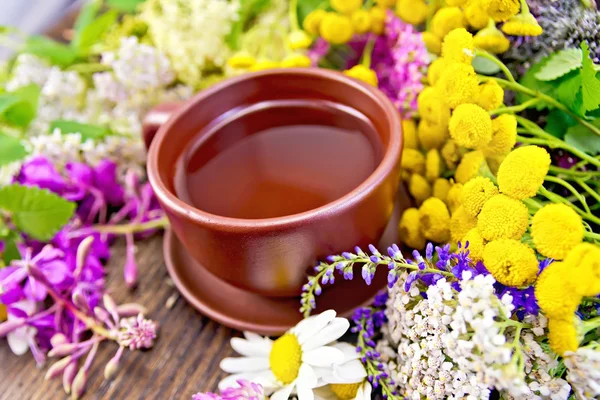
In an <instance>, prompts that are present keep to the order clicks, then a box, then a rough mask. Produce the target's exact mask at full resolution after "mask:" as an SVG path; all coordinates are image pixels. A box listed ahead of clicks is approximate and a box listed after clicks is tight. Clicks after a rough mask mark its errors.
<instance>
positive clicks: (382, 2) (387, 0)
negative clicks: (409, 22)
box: [375, 0, 397, 8]
mask: <svg viewBox="0 0 600 400" xmlns="http://www.w3.org/2000/svg"><path fill="white" fill-rule="evenodd" d="M396 1H397V0H375V3H377V5H378V6H381V7H386V8H390V7H393V6H395V5H396Z"/></svg>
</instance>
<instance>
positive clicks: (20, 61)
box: [5, 54, 52, 92]
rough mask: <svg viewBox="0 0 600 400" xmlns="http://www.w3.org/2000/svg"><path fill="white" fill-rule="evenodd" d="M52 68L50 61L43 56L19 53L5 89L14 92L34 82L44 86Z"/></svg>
mask: <svg viewBox="0 0 600 400" xmlns="http://www.w3.org/2000/svg"><path fill="white" fill-rule="evenodd" d="M51 70H52V68H51V67H50V66H49V65H48V63H47V62H46V61H44V60H42V59H41V58H38V57H36V56H34V55H31V54H19V55H18V56H17V58H16V59H15V65H14V66H13V68H12V69H11V77H10V79H9V80H8V82H6V86H5V89H6V90H7V91H8V92H13V91H15V90H17V89H19V88H20V87H23V86H27V85H31V84H32V83H33V84H36V85H38V86H40V87H42V86H43V85H44V83H45V82H46V79H48V76H49V75H50V71H51Z"/></svg>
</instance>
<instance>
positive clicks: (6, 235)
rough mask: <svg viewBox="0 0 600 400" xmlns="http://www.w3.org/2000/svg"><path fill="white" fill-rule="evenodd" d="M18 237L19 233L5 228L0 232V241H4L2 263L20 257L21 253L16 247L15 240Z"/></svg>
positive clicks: (5, 263)
mask: <svg viewBox="0 0 600 400" xmlns="http://www.w3.org/2000/svg"><path fill="white" fill-rule="evenodd" d="M19 239H20V238H19V234H18V233H16V232H15V231H11V230H8V229H5V230H4V231H3V232H0V241H2V242H3V243H4V252H3V253H2V261H3V262H4V265H8V264H10V262H11V261H12V260H18V259H19V258H21V253H20V252H19V249H18V248H17V242H18V241H19ZM0 264H1V262H0Z"/></svg>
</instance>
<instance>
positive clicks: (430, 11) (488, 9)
mask: <svg viewBox="0 0 600 400" xmlns="http://www.w3.org/2000/svg"><path fill="white" fill-rule="evenodd" d="M396 9H397V12H398V15H399V16H400V18H402V19H403V20H404V21H406V22H408V23H410V24H413V25H422V24H424V23H426V26H427V30H426V31H425V32H424V33H423V40H424V41H425V43H426V45H427V49H428V50H429V52H430V53H432V54H434V55H440V54H441V52H442V42H443V40H444V38H445V37H446V35H447V34H448V33H450V32H451V31H453V30H454V29H457V28H464V29H468V30H469V31H471V32H476V34H475V45H476V46H477V47H478V48H480V49H482V50H485V51H488V52H490V53H493V54H499V53H504V52H505V51H507V50H508V49H509V47H510V41H509V39H508V38H507V37H506V36H505V35H509V36H539V35H541V34H542V32H543V30H542V28H541V27H540V25H539V24H538V22H537V21H536V19H535V17H534V16H533V15H532V14H531V12H530V11H529V7H528V6H527V2H526V1H525V0H448V1H446V2H445V5H444V6H442V7H440V6H439V2H434V1H429V2H426V1H425V0H398V2H397V4H396ZM498 24H502V25H501V27H500V29H499V28H498V26H497V25H498Z"/></svg>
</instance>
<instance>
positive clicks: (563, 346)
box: [548, 316, 579, 356]
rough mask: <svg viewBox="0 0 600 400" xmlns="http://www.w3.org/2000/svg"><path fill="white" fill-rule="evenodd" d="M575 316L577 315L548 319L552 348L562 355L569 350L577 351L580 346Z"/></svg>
mask: <svg viewBox="0 0 600 400" xmlns="http://www.w3.org/2000/svg"><path fill="white" fill-rule="evenodd" d="M575 318H576V317H575V316H571V317H570V318H566V319H556V318H549V319H548V341H549V343H550V349H552V351H553V352H555V353H556V354H558V355H560V356H562V355H564V354H565V353H566V352H568V351H577V349H578V348H579V340H578V339H577V326H576V325H575Z"/></svg>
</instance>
